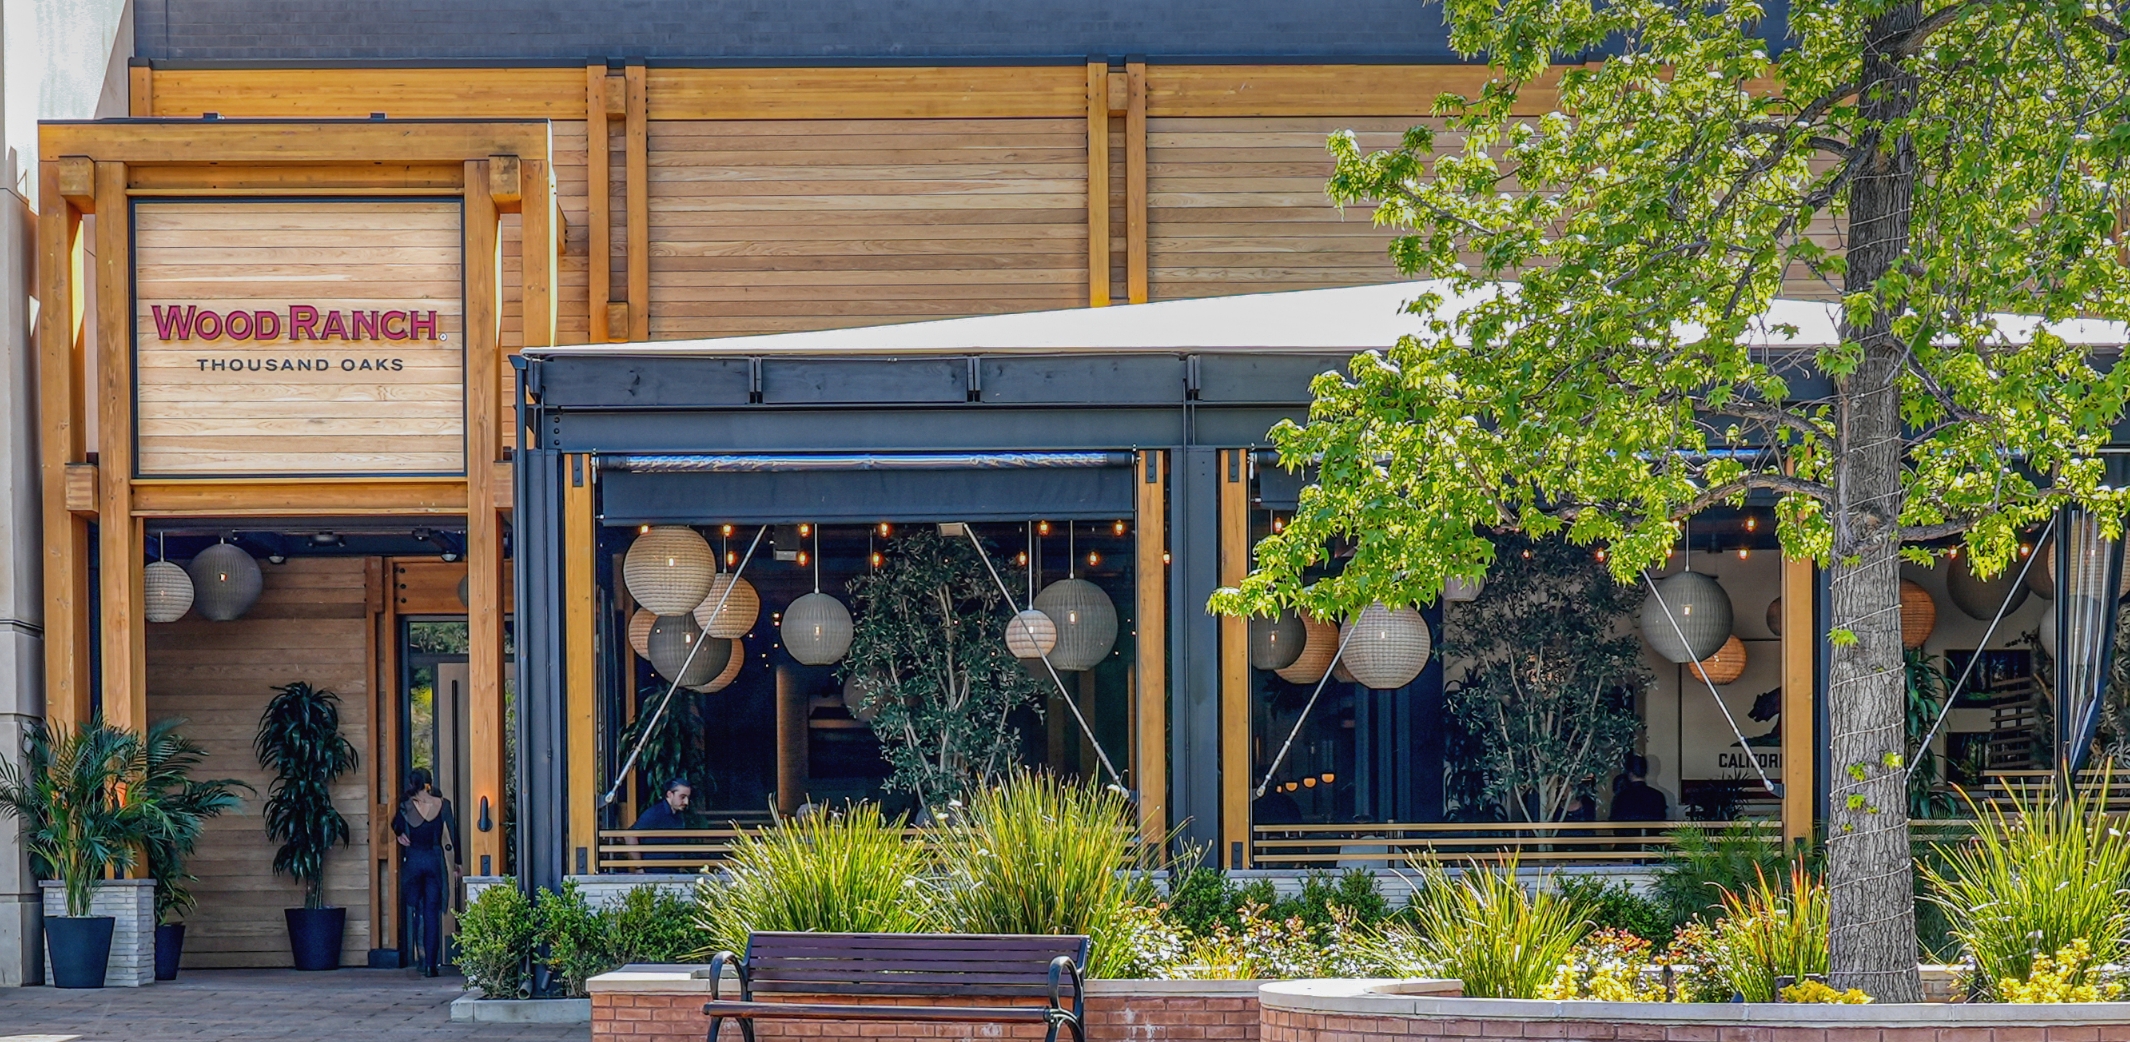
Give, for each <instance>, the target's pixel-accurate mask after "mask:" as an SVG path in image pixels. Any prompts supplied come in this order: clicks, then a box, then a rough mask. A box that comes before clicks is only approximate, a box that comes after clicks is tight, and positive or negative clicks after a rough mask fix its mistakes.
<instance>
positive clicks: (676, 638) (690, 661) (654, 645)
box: [644, 614, 732, 687]
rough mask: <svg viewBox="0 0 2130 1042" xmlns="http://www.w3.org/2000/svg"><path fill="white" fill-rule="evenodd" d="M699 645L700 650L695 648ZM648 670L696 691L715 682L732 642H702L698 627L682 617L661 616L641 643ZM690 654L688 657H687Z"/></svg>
mask: <svg viewBox="0 0 2130 1042" xmlns="http://www.w3.org/2000/svg"><path fill="white" fill-rule="evenodd" d="M698 641H701V642H702V645H703V646H702V650H700V651H697V650H696V649H695V645H696V643H697V642H698ZM644 643H645V645H646V646H647V647H646V650H648V651H649V652H650V654H649V655H647V656H645V657H646V658H649V659H650V660H651V668H652V669H655V670H657V671H658V675H659V676H662V677H664V678H666V679H667V680H670V681H673V682H675V683H678V684H679V685H680V686H682V687H698V686H701V685H703V684H707V683H709V682H711V681H712V680H715V679H717V675H718V674H719V673H722V672H724V671H725V666H726V664H727V663H726V660H728V659H729V658H731V656H732V642H731V641H726V640H719V639H717V638H715V637H712V638H709V639H708V640H704V639H703V631H702V627H700V626H697V625H696V624H695V619H694V617H692V616H689V615H686V614H680V615H661V616H659V617H658V621H657V622H654V623H652V624H651V633H650V636H649V637H648V638H646V639H645V641H644ZM691 653H692V657H691Z"/></svg>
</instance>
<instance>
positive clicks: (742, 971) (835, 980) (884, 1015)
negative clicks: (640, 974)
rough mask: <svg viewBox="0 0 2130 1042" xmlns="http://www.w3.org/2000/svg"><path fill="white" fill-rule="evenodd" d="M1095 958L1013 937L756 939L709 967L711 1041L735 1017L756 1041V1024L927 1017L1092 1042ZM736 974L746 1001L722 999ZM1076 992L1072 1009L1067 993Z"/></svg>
mask: <svg viewBox="0 0 2130 1042" xmlns="http://www.w3.org/2000/svg"><path fill="white" fill-rule="evenodd" d="M1088 952H1089V944H1088V939H1087V938H1085V937H1034V936H1018V935H1008V934H941V933H752V934H748V935H747V956H746V958H745V959H744V960H742V959H741V958H740V957H739V956H736V955H734V954H732V953H731V952H719V953H717V955H716V956H715V957H713V958H712V959H711V960H710V965H709V967H707V968H706V969H703V970H698V971H696V972H697V974H698V975H702V976H707V977H708V978H709V979H710V1001H709V1002H707V1003H705V1004H704V1005H703V1012H704V1013H706V1014H708V1015H709V1017H710V1033H709V1035H708V1042H717V1031H718V1028H719V1027H720V1026H722V1025H723V1024H724V1022H725V1021H726V1020H727V1019H728V1018H729V1019H732V1020H737V1021H739V1024H740V1034H741V1035H742V1036H744V1037H745V1038H746V1040H747V1042H754V1021H756V1020H762V1019H767V1020H787V1019H788V1020H918V1021H931V1022H934V1023H942V1022H944V1023H965V1024H994V1023H1009V1022H1030V1023H1045V1024H1048V1025H1049V1026H1050V1030H1049V1033H1048V1034H1047V1035H1045V1036H1044V1038H1045V1042H1057V1038H1058V1028H1059V1027H1061V1026H1062V1027H1069V1028H1071V1029H1072V1037H1073V1040H1074V1042H1086V1040H1087V1034H1086V1031H1085V1029H1084V1028H1083V1027H1082V1024H1083V1023H1084V1021H1083V1015H1084V1013H1085V1005H1086V1004H1085V1001H1084V998H1085V993H1086V990H1087V989H1086V986H1085V984H1084V983H1083V982H1082V980H1081V970H1080V968H1081V967H1082V966H1085V965H1086V964H1087V957H1088ZM727 967H731V968H733V969H734V970H736V971H737V973H738V975H739V979H740V996H739V998H737V999H727V998H724V997H723V996H722V995H720V994H719V989H720V988H721V987H723V984H724V974H725V970H726V968H727ZM1068 985H1069V986H1070V987H1071V989H1072V1001H1071V1004H1070V1005H1067V1003H1066V1001H1065V998H1064V994H1063V989H1064V988H1065V987H1066V986H1068ZM763 994H788V995H808V996H815V995H825V996H850V997H853V998H856V997H860V996H864V997H881V998H889V997H893V998H902V997H907V996H949V995H952V996H975V997H982V998H987V999H990V998H1014V997H1023V996H1040V997H1044V998H1047V999H1048V1000H1049V1001H1048V1003H1047V1004H1046V1005H1043V1006H1034V1005H1027V1006H1009V1005H989V1006H904V1005H891V1004H887V1003H882V1004H878V1005H871V1004H866V1003H860V1002H761V1001H757V1000H756V998H755V996H757V995H763Z"/></svg>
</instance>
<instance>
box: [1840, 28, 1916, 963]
mask: <svg viewBox="0 0 2130 1042" xmlns="http://www.w3.org/2000/svg"><path fill="white" fill-rule="evenodd" d="M1920 18H1921V9H1920V5H1918V4H1913V3H1910V4H1902V5H1900V6H1896V7H1893V8H1890V9H1888V10H1886V11H1885V12H1884V13H1883V14H1881V15H1880V16H1879V17H1878V18H1877V19H1875V20H1874V21H1873V22H1872V23H1871V24H1870V26H1869V27H1868V29H1867V30H1866V34H1867V39H1866V42H1865V47H1864V62H1863V74H1862V78H1861V80H1860V84H1861V91H1860V96H1859V104H1860V114H1861V115H1862V116H1863V125H1862V130H1861V132H1860V135H1859V137H1858V140H1857V146H1858V149H1859V152H1860V154H1859V155H1857V156H1855V157H1853V158H1852V159H1851V162H1853V163H1855V164H1858V169H1857V171H1856V174H1855V177H1854V179H1853V185H1852V188H1851V190H1850V208H1849V218H1850V219H1849V244H1848V265H1849V266H1848V272H1847V276H1846V285H1845V286H1844V289H1845V291H1846V292H1848V293H1871V292H1874V290H1875V287H1876V284H1877V283H1878V281H1879V279H1880V278H1881V277H1883V276H1884V275H1885V274H1886V273H1887V272H1889V271H1891V270H1893V268H1894V266H1895V265H1897V264H1899V263H1900V262H1901V260H1902V257H1903V256H1904V254H1905V253H1906V251H1907V247H1908V237H1909V228H1910V219H1911V207H1912V203H1913V197H1914V191H1915V183H1916V153H1915V145H1914V142H1913V141H1912V140H1910V139H1909V138H1908V137H1906V136H1897V135H1894V134H1891V133H1888V134H1878V133H1875V132H1874V131H1873V130H1872V129H1871V128H1872V127H1873V125H1874V124H1876V125H1878V126H1884V125H1885V124H1886V122H1888V121H1895V120H1900V119H1902V118H1904V117H1906V116H1907V115H1908V114H1909V113H1910V112H1912V111H1913V109H1914V107H1915V101H1916V91H1917V89H1918V85H1917V82H1916V77H1915V76H1914V75H1912V74H1910V73H1908V72H1906V71H1904V70H1903V69H1902V68H1901V67H1900V65H1899V62H1898V59H1897V58H1896V57H1895V56H1894V54H1893V53H1892V52H1893V51H1894V49H1895V48H1897V47H1898V46H1900V44H1901V43H1902V42H1903V41H1904V40H1905V39H1906V37H1907V36H1908V34H1909V33H1911V32H1912V31H1913V30H1914V29H1915V27H1916V24H1917V22H1918V21H1919V20H1920ZM1897 310H1898V304H1897V302H1892V301H1886V300H1883V299H1882V300H1881V301H1880V302H1879V306H1878V309H1877V312H1876V314H1875V316H1874V317H1873V319H1872V320H1871V321H1870V323H1869V324H1867V325H1863V326H1861V327H1858V326H1852V325H1849V324H1848V323H1847V321H1846V320H1845V321H1844V324H1843V329H1842V332H1843V335H1844V336H1845V337H1846V338H1848V339H1850V340H1852V341H1853V342H1855V343H1857V344H1859V345H1860V346H1861V347H1862V349H1863V357H1862V360H1861V364H1860V365H1859V366H1858V367H1857V369H1856V371H1855V372H1853V373H1851V374H1850V375H1849V376H1848V377H1846V378H1845V379H1843V380H1842V381H1841V382H1840V383H1839V385H1838V390H1837V398H1838V401H1837V407H1838V409H1839V410H1840V412H1839V417H1838V419H1839V423H1840V429H1841V433H1840V437H1841V444H1840V447H1839V455H1838V458H1837V462H1836V467H1837V473H1836V476H1835V481H1834V489H1835V495H1836V498H1837V500H1838V502H1837V504H1836V508H1835V510H1834V511H1833V518H1832V520H1833V523H1834V562H1833V565H1832V569H1831V575H1830V580H1831V583H1832V587H1833V591H1832V592H1833V611H1832V616H1833V617H1832V618H1831V619H1829V620H1828V621H1829V623H1830V625H1831V628H1832V629H1834V630H1836V631H1847V633H1849V634H1853V635H1854V638H1855V639H1854V641H1853V642H1852V641H1849V640H1848V639H1847V638H1839V637H1838V638H1837V639H1836V640H1835V642H1834V647H1833V649H1832V660H1831V662H1830V667H1831V668H1830V674H1831V676H1830V678H1829V689H1828V692H1827V699H1828V717H1829V720H1830V721H1831V723H1832V725H1833V727H1832V730H1833V735H1832V736H1831V737H1832V752H1833V771H1832V776H1831V777H1830V778H1828V780H1827V785H1828V797H1829V799H1828V802H1829V804H1830V806H1829V809H1828V816H1827V887H1828V899H1829V907H1830V911H1831V916H1832V932H1831V935H1830V937H1829V938H1828V953H1829V963H1830V965H1829V970H1830V974H1829V976H1830V979H1831V981H1832V983H1833V985H1834V986H1835V987H1837V988H1861V989H1863V990H1864V991H1865V992H1866V993H1867V994H1869V995H1871V996H1872V997H1873V998H1875V999H1877V1000H1878V1001H1880V1002H1920V1001H1922V982H1921V979H1920V977H1919V975H1918V973H1917V970H1916V934H1915V892H1914V885H1915V884H1914V865H1913V861H1912V858H1911V852H1910V848H1909V842H1908V801H1907V795H1906V787H1905V785H1904V784H1903V777H1904V776H1903V772H1902V766H1903V764H1902V760H1901V757H1902V755H1903V754H1904V752H1905V751H1906V744H1907V728H1906V714H1907V699H1906V690H1905V683H1906V678H1905V673H1904V671H1903V668H1902V659H1901V610H1900V599H1901V598H1900V583H1901V571H1900V559H1899V557H1898V549H1899V545H1900V525H1899V518H1900V513H1901V507H1902V503H1903V499H1904V494H1903V491H1902V487H1901V477H1902V475H1901V467H1902V457H1903V455H1904V451H1903V450H1904V447H1905V446H1904V444H1903V431H1902V427H1901V418H1900V391H1899V388H1898V387H1897V386H1896V383H1895V381H1896V378H1897V377H1898V375H1899V373H1900V369H1901V364H1902V355H1903V349H1902V346H1901V344H1900V342H1899V340H1898V339H1897V338H1896V337H1895V336H1894V335H1893V332H1892V329H1891V328H1890V317H1891V315H1892V314H1893V313H1894V312H1895V311H1897Z"/></svg>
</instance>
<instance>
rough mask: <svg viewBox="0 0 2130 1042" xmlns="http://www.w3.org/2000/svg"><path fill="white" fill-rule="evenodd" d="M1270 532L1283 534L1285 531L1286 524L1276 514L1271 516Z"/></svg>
mask: <svg viewBox="0 0 2130 1042" xmlns="http://www.w3.org/2000/svg"><path fill="white" fill-rule="evenodd" d="M1272 530H1273V531H1275V532H1284V531H1286V530H1287V522H1285V521H1283V520H1281V519H1280V516H1279V515H1278V514H1274V515H1272Z"/></svg>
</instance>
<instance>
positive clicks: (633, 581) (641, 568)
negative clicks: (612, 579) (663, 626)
mask: <svg viewBox="0 0 2130 1042" xmlns="http://www.w3.org/2000/svg"><path fill="white" fill-rule="evenodd" d="M716 575H717V558H716V556H715V554H714V553H713V552H712V551H711V549H710V544H709V543H708V542H706V541H705V540H704V539H703V537H702V536H701V535H699V534H697V532H696V531H695V529H692V528H689V527H688V526H686V525H655V526H653V527H652V528H651V530H650V531H648V532H645V533H643V534H642V535H639V536H637V537H636V541H635V542H633V543H630V544H629V553H628V556H627V557H624V558H623V559H622V562H621V578H622V582H624V583H626V584H627V586H628V588H629V596H631V597H634V598H636V603H638V604H641V605H643V606H644V607H646V608H649V609H651V611H652V613H653V614H656V615H661V616H663V615H685V614H687V613H689V612H692V611H694V610H695V607H696V605H699V604H701V603H703V595H705V594H707V593H709V592H710V583H711V581H712V580H713V579H714V578H715V576H716Z"/></svg>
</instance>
